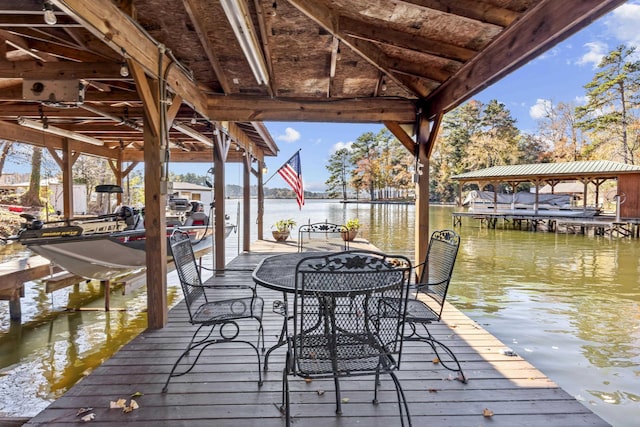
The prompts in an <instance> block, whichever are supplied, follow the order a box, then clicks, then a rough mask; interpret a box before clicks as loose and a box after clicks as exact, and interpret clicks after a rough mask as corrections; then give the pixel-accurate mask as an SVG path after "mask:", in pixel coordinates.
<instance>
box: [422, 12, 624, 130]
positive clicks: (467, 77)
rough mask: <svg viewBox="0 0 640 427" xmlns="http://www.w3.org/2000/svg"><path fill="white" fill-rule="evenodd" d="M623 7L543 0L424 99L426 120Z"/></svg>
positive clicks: (454, 105)
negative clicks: (601, 17) (615, 9)
mask: <svg viewBox="0 0 640 427" xmlns="http://www.w3.org/2000/svg"><path fill="white" fill-rule="evenodd" d="M622 3H624V0H583V1H579V2H568V1H557V0H543V1H541V2H540V3H538V4H537V5H536V6H535V7H534V9H533V10H532V11H531V12H530V13H529V14H528V15H527V16H526V18H523V19H521V20H519V21H516V22H515V23H514V24H513V25H512V26H510V27H508V28H507V29H506V30H505V31H504V32H503V33H502V34H500V36H498V38H497V39H496V40H494V42H493V43H492V44H491V45H490V46H488V47H487V48H486V49H484V50H483V52H482V53H481V54H479V55H478V56H476V57H475V58H473V59H472V60H471V61H469V62H468V63H467V64H466V65H465V66H464V67H462V68H461V69H460V70H458V72H457V73H456V74H455V75H454V76H453V77H452V78H451V79H449V80H448V81H447V82H445V83H444V84H443V85H442V86H440V88H438V90H436V91H435V92H433V93H432V94H430V95H429V96H428V97H426V99H425V102H424V106H425V109H424V110H425V114H426V116H427V118H429V119H433V118H434V117H435V116H436V115H437V114H438V113H440V112H447V111H450V110H452V109H453V108H455V107H456V106H458V105H459V104H461V103H462V102H464V101H466V100H467V99H469V98H470V97H472V96H473V95H475V94H476V93H478V92H480V91H481V90H483V89H485V88H486V87H487V86H489V85H491V84H493V83H495V82H496V81H498V80H500V79H501V78H503V77H505V76H506V75H507V74H509V73H511V72H512V71H514V70H515V69H517V68H518V67H520V66H522V65H524V64H525V63H527V62H528V61H530V60H531V59H533V58H535V57H536V56H538V55H540V54H541V53H542V52H544V51H545V50H547V49H549V48H551V46H553V45H555V44H556V43H558V42H560V41H562V40H564V39H565V38H566V37H568V36H569V35H571V34H573V33H575V32H576V31H577V30H579V29H580V28H583V27H585V26H587V25H589V24H590V23H591V22H593V21H594V20H595V19H597V18H599V17H600V16H602V15H604V14H605V13H607V12H609V11H611V10H613V9H614V8H615V7H617V6H619V5H620V4H622Z"/></svg>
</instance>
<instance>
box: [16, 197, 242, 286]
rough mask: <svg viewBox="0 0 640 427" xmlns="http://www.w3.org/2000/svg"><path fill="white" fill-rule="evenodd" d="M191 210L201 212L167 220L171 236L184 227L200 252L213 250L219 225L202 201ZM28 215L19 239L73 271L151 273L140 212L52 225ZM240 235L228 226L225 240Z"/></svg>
mask: <svg viewBox="0 0 640 427" xmlns="http://www.w3.org/2000/svg"><path fill="white" fill-rule="evenodd" d="M191 209H196V211H195V212H190V211H187V210H185V211H184V215H182V216H181V215H177V216H175V217H171V219H170V220H169V221H167V229H166V233H167V237H169V236H170V235H171V233H172V232H173V231H174V230H176V229H177V228H179V229H180V230H182V231H185V232H187V233H188V234H189V236H190V238H191V241H192V243H193V245H194V250H198V249H201V248H203V247H206V246H211V241H212V238H211V236H212V235H213V224H212V223H210V222H209V217H208V216H207V215H206V214H205V213H204V212H202V211H200V210H199V209H198V203H197V202H194V203H192V204H191ZM22 216H23V218H25V220H26V222H25V224H24V227H23V229H22V230H21V231H20V233H19V234H18V235H17V236H15V238H14V240H16V241H18V242H20V243H22V244H23V245H25V246H27V247H28V248H29V249H30V250H31V251H33V252H34V253H36V254H38V255H41V256H43V257H45V258H47V259H48V260H50V261H51V262H53V263H54V264H57V265H59V266H60V267H62V268H63V269H65V270H67V271H68V272H71V273H73V274H76V275H78V276H81V277H84V278H87V279H96V280H111V279H113V278H116V277H119V276H123V275H125V274H127V273H131V272H133V271H136V270H141V269H144V268H146V253H145V229H144V218H143V215H142V212H140V211H139V210H137V209H134V208H131V207H127V206H121V207H120V208H118V210H117V211H116V212H115V213H114V214H111V215H102V216H100V217H95V218H91V219H83V220H80V221H64V222H54V223H46V224H45V223H42V222H41V221H38V220H37V219H35V218H34V217H33V216H31V215H28V214H23V215H22ZM180 218H183V220H181V219H180ZM234 230H235V225H233V224H231V223H229V222H227V223H226V224H225V238H226V237H228V236H229V234H231V232H232V231H234ZM167 256H170V255H169V254H167Z"/></svg>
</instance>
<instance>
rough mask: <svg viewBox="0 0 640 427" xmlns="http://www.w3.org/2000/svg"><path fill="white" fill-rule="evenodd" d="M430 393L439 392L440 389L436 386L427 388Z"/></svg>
mask: <svg viewBox="0 0 640 427" xmlns="http://www.w3.org/2000/svg"><path fill="white" fill-rule="evenodd" d="M427 391H428V392H429V393H437V392H438V390H437V389H435V388H430V389H429V390H427Z"/></svg>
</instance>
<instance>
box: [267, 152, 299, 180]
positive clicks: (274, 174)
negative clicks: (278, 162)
mask: <svg viewBox="0 0 640 427" xmlns="http://www.w3.org/2000/svg"><path fill="white" fill-rule="evenodd" d="M301 150H302V148H298V151H296V152H295V153H293V155H291V157H289V158H288V159H287V161H286V162H284V163H283V164H282V166H284V165H286V164H287V163H289V160H291V159H293V157H294V156H295V155H296V154H298V153H299V152H300V151H301ZM282 166H280V167H279V168H278V169H276V171H275V172H274V173H273V175H271V176H270V177H269V179H267V180H266V181H265V182H263V183H262V186H263V187H264V186H265V185H267V182H269V181H271V178H273V177H274V176H276V174H277V173H278V171H279V170H280V169H282Z"/></svg>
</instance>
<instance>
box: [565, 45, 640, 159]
mask: <svg viewBox="0 0 640 427" xmlns="http://www.w3.org/2000/svg"><path fill="white" fill-rule="evenodd" d="M636 57H637V55H635V47H627V46H625V45H620V46H618V47H617V48H616V49H614V50H612V51H611V52H609V54H608V55H607V56H605V57H604V58H603V59H602V61H600V64H599V65H598V69H599V70H600V71H598V72H597V73H596V75H595V76H594V78H593V79H592V80H591V81H590V82H589V83H587V84H586V85H585V86H584V87H585V89H587V104H586V105H584V106H581V107H578V108H577V109H576V116H577V118H578V120H579V122H578V126H579V127H580V128H581V129H583V130H584V131H586V132H588V133H589V136H590V140H591V146H590V147H588V150H587V153H592V154H591V155H594V156H597V157H600V158H602V157H604V158H610V159H611V160H619V161H622V162H624V163H628V164H635V163H636V157H637V154H638V149H639V148H640V133H639V132H638V131H639V126H638V101H639V97H640V91H639V89H640V61H637V60H636V59H635V58H636Z"/></svg>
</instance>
